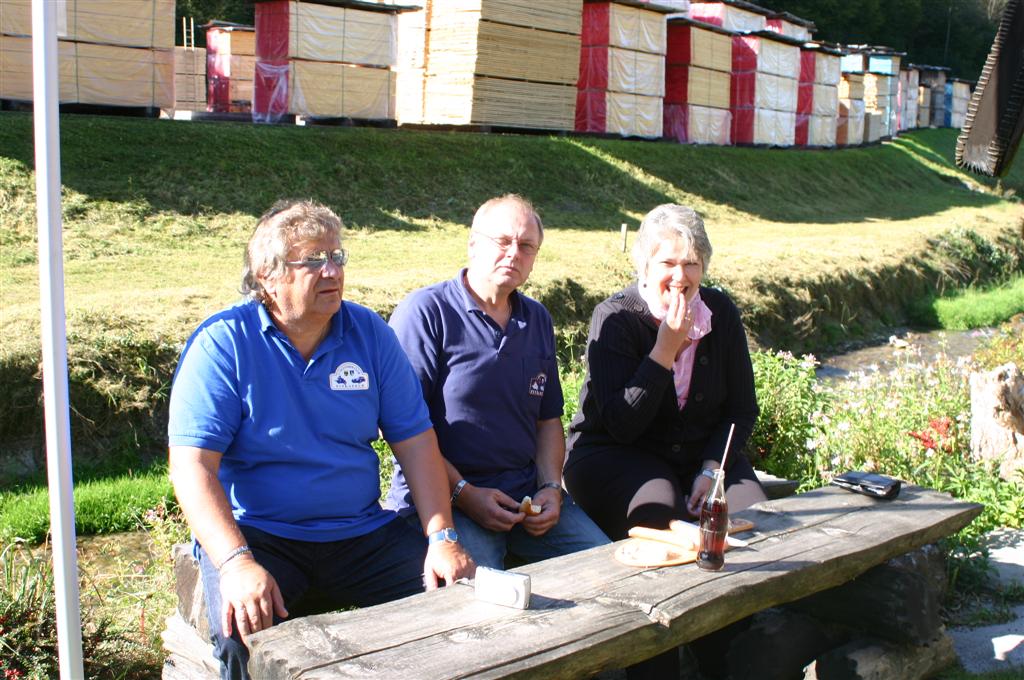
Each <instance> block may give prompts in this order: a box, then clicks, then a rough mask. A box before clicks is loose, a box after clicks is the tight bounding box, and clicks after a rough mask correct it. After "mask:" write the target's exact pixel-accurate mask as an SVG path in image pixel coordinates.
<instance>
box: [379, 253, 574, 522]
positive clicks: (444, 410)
mask: <svg viewBox="0 0 1024 680" xmlns="http://www.w3.org/2000/svg"><path fill="white" fill-rule="evenodd" d="M464 274H465V270H462V271H461V272H460V273H459V275H458V276H456V277H455V278H454V279H451V280H449V281H444V282H442V283H438V284H435V285H433V286H428V287H426V288H421V289H420V290H417V291H415V292H413V293H411V294H410V295H409V296H408V297H407V298H405V300H403V301H402V302H401V304H399V305H398V307H397V308H396V309H395V312H394V314H392V315H391V320H390V322H389V323H390V324H391V327H392V328H394V329H395V333H397V335H398V340H399V342H401V343H402V347H403V348H404V349H405V352H406V354H408V355H409V360H410V361H411V362H412V366H413V370H415V371H416V374H417V375H418V376H419V379H420V384H421V385H422V387H423V397H424V399H425V400H426V402H427V408H428V410H429V411H430V420H431V422H432V423H433V424H434V430H435V431H436V432H437V439H438V442H439V443H440V446H441V453H442V454H443V455H444V457H445V458H447V459H448V461H449V462H451V463H452V465H454V466H455V467H456V468H457V469H458V470H459V472H460V473H462V475H463V477H465V478H466V480H468V481H469V482H470V483H471V484H473V485H476V486H484V487H491V488H497V489H501V490H502V491H504V492H505V493H507V494H508V495H509V496H511V497H512V498H515V499H520V498H522V497H523V496H525V495H527V494H533V493H534V492H535V491H536V490H537V466H536V464H535V458H536V453H537V421H538V420H547V419H549V418H559V417H561V415H562V406H563V402H562V386H561V383H560V382H559V380H558V363H557V361H556V359H555V334H554V328H553V326H552V323H551V315H550V314H548V311H547V310H546V309H545V308H544V306H543V305H542V304H540V303H539V302H537V301H536V300H532V299H530V298H528V297H527V296H525V295H522V294H520V293H518V292H516V293H513V294H512V297H511V301H512V316H511V318H510V319H509V322H508V324H507V326H506V328H505V330H504V332H503V331H502V330H501V327H500V326H499V325H498V324H497V323H495V322H494V321H493V320H492V319H491V318H490V317H488V316H487V315H486V314H484V313H483V311H482V310H481V309H480V308H479V307H478V306H477V304H476V301H475V300H474V299H473V297H472V296H471V295H470V293H469V291H468V290H467V288H466V284H465V283H464V281H463V276H464ZM411 503H412V500H411V498H410V496H409V493H408V487H407V486H406V483H405V477H404V476H403V475H402V472H401V469H400V467H399V466H396V467H395V477H394V480H393V481H392V486H391V491H390V492H389V493H388V497H387V499H386V503H385V505H386V506H387V507H390V508H395V509H399V510H403V511H404V512H410V511H409V510H407V508H409V506H410V505H411Z"/></svg>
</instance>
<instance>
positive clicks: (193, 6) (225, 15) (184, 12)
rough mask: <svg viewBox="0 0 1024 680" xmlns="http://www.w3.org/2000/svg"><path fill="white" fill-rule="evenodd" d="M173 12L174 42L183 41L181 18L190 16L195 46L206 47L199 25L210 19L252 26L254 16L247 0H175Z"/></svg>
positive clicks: (204, 37) (251, 6)
mask: <svg viewBox="0 0 1024 680" xmlns="http://www.w3.org/2000/svg"><path fill="white" fill-rule="evenodd" d="M175 12H176V16H177V25H176V26H175V29H174V30H175V44H176V45H181V44H182V43H183V41H184V37H183V36H182V34H181V20H182V18H185V19H190V18H191V19H193V20H195V24H196V27H197V30H196V47H206V32H205V31H200V30H198V27H199V26H202V25H203V24H205V23H207V22H210V21H232V22H234V23H237V24H248V25H249V26H252V24H253V21H254V20H255V16H256V10H255V9H254V8H253V3H252V2H249V1H248V0H177V8H176V10H175Z"/></svg>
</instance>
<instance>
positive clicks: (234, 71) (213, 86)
mask: <svg viewBox="0 0 1024 680" xmlns="http://www.w3.org/2000/svg"><path fill="white" fill-rule="evenodd" d="M206 47H207V52H206V73H207V75H208V81H207V82H208V90H207V100H208V102H209V110H210V111H215V112H218V113H229V112H235V113H244V112H248V111H251V110H252V98H253V94H254V80H255V78H256V57H255V54H256V33H255V31H253V29H252V28H251V27H248V28H240V27H226V26H213V27H211V28H209V29H208V30H207V31H206Z"/></svg>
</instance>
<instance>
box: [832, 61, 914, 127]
mask: <svg viewBox="0 0 1024 680" xmlns="http://www.w3.org/2000/svg"><path fill="white" fill-rule="evenodd" d="M848 49H849V50H851V51H850V52H849V53H848V54H847V55H845V56H844V57H843V59H842V62H841V66H842V69H843V71H847V72H854V73H864V103H865V107H866V108H865V115H866V118H865V130H864V133H865V141H866V142H876V141H878V140H879V139H882V138H887V137H892V136H893V135H895V134H896V133H897V132H898V131H899V126H898V111H899V103H900V102H899V74H900V58H901V56H902V54H901V53H899V52H894V51H893V50H892V49H890V48H887V47H872V46H869V45H856V46H851V47H849V48H848Z"/></svg>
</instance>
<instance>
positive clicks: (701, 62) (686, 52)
mask: <svg viewBox="0 0 1024 680" xmlns="http://www.w3.org/2000/svg"><path fill="white" fill-rule="evenodd" d="M665 63H666V64H668V65H672V66H677V65H678V66H686V65H692V66H699V67H701V68H706V69H713V70H716V71H724V72H726V73H729V72H730V71H731V70H732V36H730V35H729V34H727V33H722V32H718V31H712V30H708V29H706V28H701V27H699V26H694V25H693V24H692V23H690V22H682V21H669V23H668V32H667V41H666V48H665Z"/></svg>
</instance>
